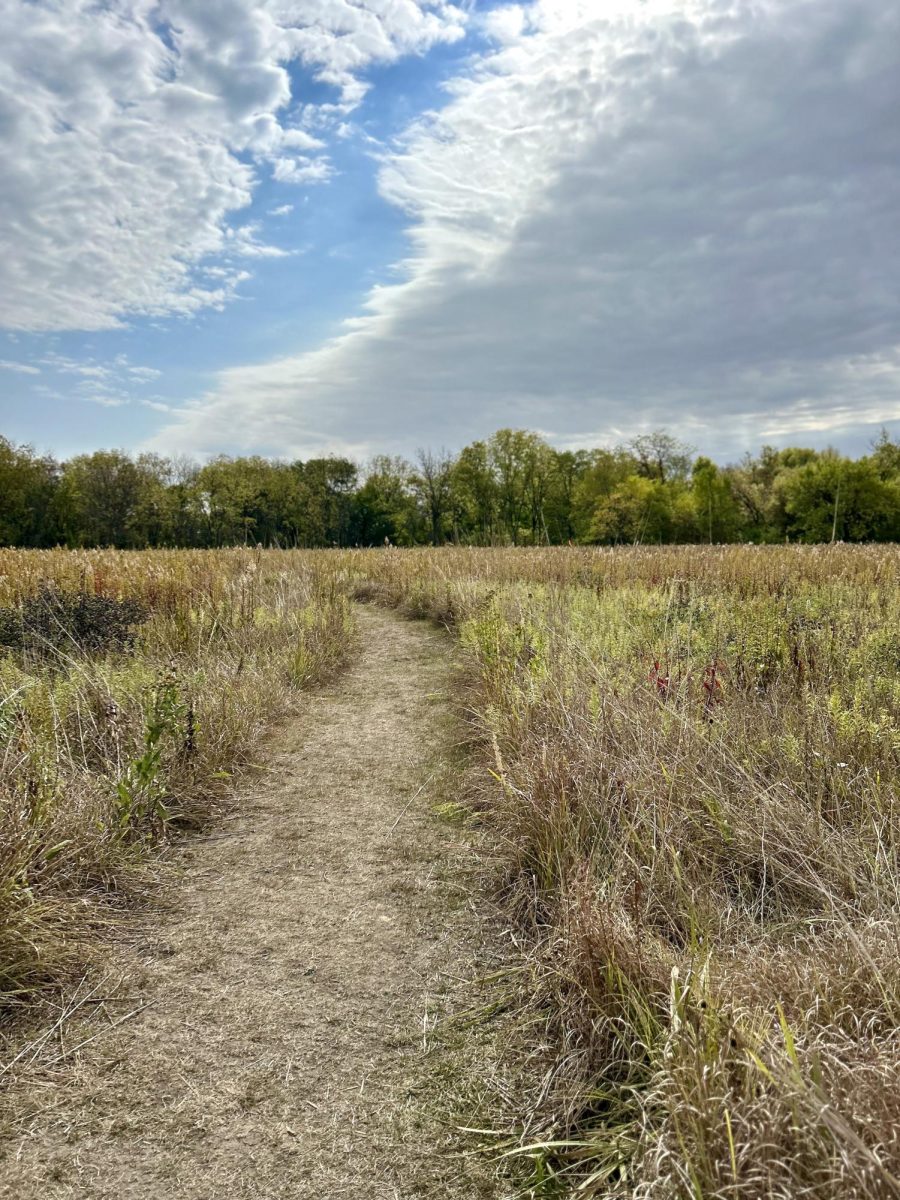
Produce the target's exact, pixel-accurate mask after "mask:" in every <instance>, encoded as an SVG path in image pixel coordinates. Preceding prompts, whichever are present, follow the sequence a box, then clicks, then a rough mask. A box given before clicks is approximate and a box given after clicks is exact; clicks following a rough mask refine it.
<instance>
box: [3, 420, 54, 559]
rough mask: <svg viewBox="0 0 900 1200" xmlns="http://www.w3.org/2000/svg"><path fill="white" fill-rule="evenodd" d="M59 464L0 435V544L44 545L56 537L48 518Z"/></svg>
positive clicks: (50, 542)
mask: <svg viewBox="0 0 900 1200" xmlns="http://www.w3.org/2000/svg"><path fill="white" fill-rule="evenodd" d="M58 480H59V467H58V466H57V464H56V462H55V461H54V460H53V459H52V458H39V457H38V456H37V455H36V454H35V452H34V450H33V449H32V448H31V447H30V446H14V445H13V444H12V442H10V441H7V439H6V438H4V437H0V545H4V546H44V545H49V544H52V542H53V540H55V534H56V530H55V529H54V527H53V522H52V520H51V509H52V504H53V494H54V492H55V489H56V487H57V484H58Z"/></svg>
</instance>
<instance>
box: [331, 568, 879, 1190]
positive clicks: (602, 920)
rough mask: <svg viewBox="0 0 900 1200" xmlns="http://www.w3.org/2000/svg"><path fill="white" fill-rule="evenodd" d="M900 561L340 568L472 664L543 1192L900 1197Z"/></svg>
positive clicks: (530, 1149)
mask: <svg viewBox="0 0 900 1200" xmlns="http://www.w3.org/2000/svg"><path fill="white" fill-rule="evenodd" d="M898 566H900V553H898V551H897V550H896V549H895V548H892V547H891V548H884V547H882V548H875V547H871V548H854V549H851V548H845V547H835V548H819V549H809V550H797V549H779V548H772V549H762V548H727V549H716V548H709V549H703V548H686V549H684V550H672V549H660V550H651V549H641V550H621V551H567V550H547V551H506V550H498V551H480V552H479V551H469V550H466V551H441V552H432V553H428V552H423V553H412V554H396V553H392V554H358V555H355V556H350V557H349V559H348V561H347V565H346V567H345V569H346V570H347V571H349V572H356V573H357V575H358V577H359V579H360V581H361V586H362V587H363V588H364V589H365V590H367V591H368V592H369V594H373V593H375V594H378V595H380V596H381V597H382V598H383V599H384V600H386V601H387V602H389V603H394V604H397V605H399V606H401V607H404V608H406V609H407V611H409V612H412V613H419V614H430V615H432V616H435V617H437V618H439V619H442V620H444V621H447V622H448V623H451V624H452V625H453V626H454V627H455V629H456V630H457V632H458V635H459V637H460V639H461V642H462V644H463V646H464V647H465V648H466V651H467V653H468V656H469V661H470V683H469V692H468V696H467V703H468V705H469V708H470V718H471V721H472V723H473V726H474V729H475V730H476V732H477V735H478V738H479V741H480V745H481V752H480V753H481V761H482V772H481V775H480V779H479V781H478V782H477V783H476V786H475V788H474V789H473V793H472V795H471V796H470V802H471V803H472V804H473V805H474V806H475V808H476V809H477V811H478V812H479V814H480V818H481V820H482V821H483V823H484V824H485V825H486V826H487V828H488V829H489V830H490V831H491V833H492V834H493V836H494V837H495V838H496V839H498V840H499V843H500V845H501V847H502V863H503V865H502V880H501V885H502V889H503V891H504V894H505V897H506V903H507V905H508V907H509V909H510V911H511V912H512V913H513V914H514V916H515V918H516V924H517V928H518V929H519V930H520V931H521V934H520V936H521V938H522V949H523V954H524V956H525V957H524V963H525V965H526V966H527V970H526V971H525V972H524V978H525V979H526V980H527V982H526V984H525V985H524V986H523V987H522V989H521V992H520V995H519V1003H520V1005H521V1019H522V1021H523V1022H524V1023H526V1024H527V1026H528V1028H529V1029H530V1031H531V1033H530V1040H531V1044H532V1054H533V1062H532V1073H533V1077H534V1081H535V1084H534V1088H533V1089H532V1091H531V1093H530V1094H529V1095H522V1096H520V1097H519V1100H518V1104H519V1109H520V1112H521V1114H523V1120H522V1127H523V1128H524V1127H525V1125H526V1123H527V1127H528V1133H527V1138H526V1139H525V1140H526V1141H527V1145H525V1146H523V1145H522V1140H523V1139H521V1138H520V1139H519V1141H518V1143H517V1144H516V1145H514V1146H513V1149H514V1150H515V1151H516V1152H517V1153H523V1154H525V1155H527V1156H529V1157H531V1159H532V1160H533V1163H534V1179H533V1184H532V1192H533V1194H534V1195H544V1194H546V1195H553V1194H556V1190H555V1189H557V1188H560V1187H569V1186H571V1187H573V1188H575V1187H577V1188H578V1194H579V1195H587V1196H591V1195H594V1196H629V1197H660V1198H662V1197H667V1198H668V1197H692V1198H697V1197H722V1198H725V1197H729V1198H733V1200H738V1198H740V1200H743V1198H747V1200H749V1198H751V1197H753V1198H756V1197H779V1198H781V1197H783V1198H784V1200H788V1198H789V1197H790V1198H793V1197H798V1196H804V1197H807V1196H808V1197H817V1198H818V1197H821V1198H823V1200H824V1198H825V1197H828V1198H831V1200H838V1198H840V1200H847V1198H850V1197H881V1196H885V1197H886V1196H895V1195H898V1194H900V1183H898V1179H900V1100H898V1097H900V1087H898V1084H900V1055H898V1049H900V1046H898V1014H900V967H898V963H900V958H898V953H897V951H898V933H900V921H898V888H897V852H898V844H900V840H898V833H900V828H898V766H900V733H898V722H897V717H898V713H900V678H898V674H900V633H898V632H897V631H898V629H900V592H898V589H897V585H896V579H897V571H898ZM526 1112H527V1122H526V1119H525V1116H524V1114H525V1113H526Z"/></svg>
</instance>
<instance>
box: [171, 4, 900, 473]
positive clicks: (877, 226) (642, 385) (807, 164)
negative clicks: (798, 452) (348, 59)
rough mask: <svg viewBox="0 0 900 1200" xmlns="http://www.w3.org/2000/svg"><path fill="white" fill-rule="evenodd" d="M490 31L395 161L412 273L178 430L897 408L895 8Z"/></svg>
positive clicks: (468, 424)
mask: <svg viewBox="0 0 900 1200" xmlns="http://www.w3.org/2000/svg"><path fill="white" fill-rule="evenodd" d="M482 28H483V31H484V32H485V34H486V35H487V36H488V37H490V38H491V39H492V43H493V45H492V48H491V49H490V51H489V52H486V53H484V54H483V55H482V56H481V57H480V58H479V59H478V60H477V61H476V62H474V63H472V64H471V66H470V69H469V70H468V71H467V73H466V75H465V76H464V77H462V78H459V79H457V80H456V81H455V83H454V84H453V85H452V89H451V93H450V95H449V97H448V102H447V104H446V106H445V107H444V108H443V109H442V110H441V111H440V112H439V113H436V114H432V115H430V116H427V117H424V118H422V119H421V120H419V121H418V122H416V123H415V124H414V125H413V126H412V127H411V128H410V129H409V130H408V131H407V133H406V134H405V135H404V137H403V138H402V140H401V141H400V142H399V143H398V144H397V145H396V146H395V147H394V148H393V149H392V150H391V152H390V153H388V154H386V155H385V157H384V159H383V160H382V162H381V165H380V188H381V191H382V194H383V195H384V196H385V197H386V198H387V199H388V200H390V201H391V202H392V203H393V204H395V205H397V206H399V207H400V208H401V209H402V210H403V211H404V212H405V213H406V214H407V215H408V219H409V222H410V229H409V232H410V253H409V256H408V259H407V260H406V261H405V262H404V263H403V264H401V274H400V282H398V283H397V284H396V285H394V286H389V287H380V288H376V289H375V290H373V291H372V293H371V294H370V296H369V299H368V303H367V306H366V309H365V311H364V312H363V314H362V315H361V316H360V317H358V318H356V319H354V320H351V321H348V322H347V324H346V327H345V329H344V331H343V332H342V333H341V335H340V336H339V337H337V338H336V339H334V340H333V341H331V342H330V343H328V344H326V345H324V346H323V347H322V348H320V349H318V350H316V351H314V352H312V353H307V354H303V355H300V356H296V357H287V358H283V359H280V360H278V361H275V362H269V363H264V364H260V365H254V366H247V367H243V368H239V369H233V370H228V371H225V372H223V373H221V374H220V375H219V376H218V378H217V380H216V383H215V386H214V388H213V389H212V390H211V391H210V392H209V394H207V395H206V396H203V397H201V398H199V399H198V400H196V401H195V402H193V403H192V404H190V405H189V406H188V407H187V408H186V409H185V410H184V411H183V412H181V413H180V414H179V416H178V417H177V419H176V420H175V421H173V422H172V423H171V424H169V425H168V426H167V427H166V428H165V429H164V430H163V431H162V432H161V433H160V435H159V437H158V438H157V439H156V444H157V445H159V446H160V447H165V448H167V449H172V448H178V449H187V450H192V451H196V452H208V451H214V450H217V449H220V448H229V447H230V448H234V447H235V445H236V443H238V444H239V446H240V447H241V448H243V449H259V450H265V451H267V452H274V453H283V454H300V455H305V454H310V453H317V452H320V451H322V450H325V449H342V448H349V449H354V450H356V451H357V452H358V451H359V450H360V448H363V449H371V450H375V449H381V448H384V447H388V446H391V447H396V446H397V445H398V444H403V443H404V441H405V442H407V443H409V442H412V444H415V443H417V442H418V443H422V442H431V443H432V444H437V443H440V442H442V441H443V442H446V443H447V444H450V445H457V444H459V443H460V441H461V440H463V439H466V438H469V437H471V436H475V435H477V434H481V433H486V432H489V431H490V430H491V429H493V428H496V427H498V426H500V425H505V424H516V425H528V426H531V427H533V428H539V429H542V430H544V431H546V432H547V433H548V434H550V435H551V436H553V437H554V438H555V439H556V440H557V441H558V442H560V443H567V444H578V443H579V442H592V441H605V440H613V439H615V437H617V436H619V435H626V434H629V433H632V432H636V431H637V430H639V429H641V428H648V427H654V426H657V425H668V426H670V427H673V428H677V429H678V430H679V431H680V432H681V433H682V434H683V435H685V436H687V437H689V438H692V439H693V440H697V441H700V442H703V443H705V444H707V445H709V444H710V443H711V442H712V443H714V444H715V445H716V446H718V447H719V448H721V449H722V450H727V449H729V448H730V447H731V446H737V445H748V444H754V443H757V442H759V441H760V440H762V439H764V438H765V437H777V436H781V435H782V434H791V433H793V432H800V433H802V432H804V431H813V430H816V431H829V430H839V429H841V428H844V427H846V426H849V425H860V424H864V423H877V422H879V421H885V420H891V419H895V418H898V417H900V387H898V384H900V350H898V347H900V332H898V316H900V270H898V266H900V222H898V221H897V217H896V214H897V212H898V208H900V122H898V121H897V120H896V115H897V113H898V112H900V9H898V8H897V6H894V5H885V4H884V3H882V2H881V0H856V2H855V3H854V4H852V5H851V4H847V3H846V2H845V0H687V2H683V3H678V4H672V3H659V2H655V0H649V2H648V3H644V4H640V5H636V4H633V3H626V2H624V0H623V2H611V3H599V2H597V0H536V2H535V3H533V4H527V5H521V4H512V5H508V6H506V7H505V8H503V9H500V10H494V11H492V12H490V13H488V14H487V15H486V16H484V18H483V24H482ZM340 69H343V68H342V67H341V68H338V67H335V70H338V71H339V70H340ZM348 69H349V68H348ZM335 79H336V81H338V79H337V76H335ZM349 92H350V95H351V96H352V86H351V87H349ZM704 431H706V432H705V436H704ZM710 431H711V432H710ZM698 435H700V436H698Z"/></svg>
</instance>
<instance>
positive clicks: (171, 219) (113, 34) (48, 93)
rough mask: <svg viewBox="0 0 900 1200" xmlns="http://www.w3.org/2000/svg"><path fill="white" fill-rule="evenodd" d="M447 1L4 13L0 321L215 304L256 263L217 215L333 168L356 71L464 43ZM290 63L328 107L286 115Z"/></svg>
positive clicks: (58, 5)
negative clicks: (264, 182) (333, 129)
mask: <svg viewBox="0 0 900 1200" xmlns="http://www.w3.org/2000/svg"><path fill="white" fill-rule="evenodd" d="M463 24H464V15H463V13H462V12H461V10H460V9H458V8H457V7H456V6H454V5H453V4H450V3H445V2H444V0H262V2H260V0H216V2H215V3H196V2H192V0H159V2H157V0H109V3H104V4H97V3H95V2H94V0H10V2H9V3H6V4H3V5H2V6H0V46H2V51H0V131H2V140H3V152H4V154H3V157H4V163H3V172H2V175H0V234H2V240H3V244H4V247H5V248H6V251H5V253H4V254H3V256H2V257H0V326H3V327H5V328H7V329H13V330H27V331H44V330H71V329H76V330H96V329H108V328H114V327H116V326H118V325H120V324H121V323H122V321H123V319H127V318H128V317H129V316H131V315H135V314H141V315H162V314H170V313H182V314H190V313H193V312H196V311H197V310H199V309H201V308H204V307H207V306H221V305H222V304H224V303H225V302H227V301H228V300H229V299H230V298H231V297H232V296H233V294H234V291H235V288H236V287H237V286H238V285H239V283H240V282H241V281H242V280H243V279H244V278H246V274H247V272H246V264H245V261H244V260H245V259H247V258H253V257H258V256H259V255H261V254H265V253H267V251H266V248H265V247H264V246H262V245H261V244H260V243H258V242H257V241H256V240H255V238H254V237H253V236H252V234H253V230H252V229H247V228H245V229H244V231H243V235H242V231H241V230H240V229H238V230H234V229H232V228H231V226H230V225H229V220H230V214H232V213H234V212H235V211H236V210H238V209H241V208H243V207H245V206H246V205H247V204H249V202H250V200H251V198H252V194H253V189H254V186H255V183H256V181H257V179H258V178H259V175H260V173H262V172H266V171H269V172H271V173H272V175H273V177H274V178H276V179H277V180H281V181H283V182H288V183H296V184H308V183H315V182H322V181H324V180H326V179H327V178H328V176H329V173H330V166H329V163H328V159H327V155H325V154H324V153H323V150H324V148H325V141H324V139H325V138H327V133H328V130H329V128H330V125H331V123H332V122H333V121H335V120H336V119H337V118H339V117H340V116H341V115H343V114H346V113H347V112H348V111H349V110H350V109H352V107H353V106H354V105H355V104H357V103H358V102H359V100H360V99H361V98H362V96H363V94H364V93H365V89H366V84H365V82H364V81H363V80H362V79H361V77H360V72H362V71H364V70H365V68H366V67H368V66H370V65H371V64H373V63H385V62H391V61H393V60H395V59H397V58H398V57H400V56H401V55H404V54H408V53H422V52H424V51H425V50H427V49H428V48H429V47H430V46H432V45H434V44H435V43H438V42H442V41H453V40H455V39H457V38H459V37H460V36H461V35H462V32H463ZM291 62H295V63H296V64H297V65H298V66H299V67H302V68H303V69H305V70H306V72H308V73H309V74H310V75H311V76H312V77H313V78H314V79H316V80H318V81H319V82H320V83H324V84H327V85H330V87H331V88H332V89H333V95H334V100H333V101H332V102H329V103H327V104H320V105H316V106H309V105H306V106H303V107H301V108H299V109H298V108H297V107H296V106H294V107H293V108H292V107H291V77H290V75H289V72H288V70H287V66H286V64H288V63H291Z"/></svg>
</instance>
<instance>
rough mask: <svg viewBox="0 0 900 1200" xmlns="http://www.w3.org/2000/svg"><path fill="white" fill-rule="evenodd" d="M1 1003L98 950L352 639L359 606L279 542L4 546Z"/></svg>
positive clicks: (0, 602)
mask: <svg viewBox="0 0 900 1200" xmlns="http://www.w3.org/2000/svg"><path fill="white" fill-rule="evenodd" d="M0 617H2V620H0V635H2V636H0V640H2V641H3V642H5V650H4V647H3V646H0V1011H4V1012H5V1013H6V1015H7V1016H9V1015H10V1010H13V1011H15V1010H16V1009H23V1008H27V1007H28V1006H30V1005H31V1004H32V1003H33V1001H34V1000H35V998H36V995H37V994H39V993H40V991H41V989H42V988H44V987H46V986H48V985H54V984H56V983H58V982H59V981H60V980H61V979H63V978H65V976H66V975H67V973H70V972H71V971H73V970H74V969H75V968H76V967H78V966H79V965H80V964H82V963H83V962H84V961H85V959H86V957H90V954H91V946H92V943H93V935H94V934H95V933H96V931H97V929H98V927H102V926H104V925H106V924H108V923H109V921H110V919H111V917H112V915H113V913H114V910H115V907H116V906H119V907H121V906H122V905H127V904H129V903H131V902H132V901H133V900H134V899H135V898H136V897H137V896H138V895H140V894H141V893H142V892H143V891H144V890H145V889H146V887H147V884H148V881H149V879H150V877H151V875H152V864H153V863H154V861H155V860H156V859H157V857H158V851H159V849H160V847H161V846H163V845H164V844H165V842H166V841H167V840H168V837H169V834H170V833H171V831H172V830H173V829H175V828H177V827H179V826H184V825H199V824H202V823H203V822H205V821H206V819H207V818H208V816H209V815H210V813H211V812H213V811H214V810H215V809H216V808H217V806H218V805H219V804H220V803H221V802H222V800H223V798H224V796H225V795H226V792H227V789H228V785H229V780H230V778H231V776H232V774H233V773H234V772H235V771H238V770H240V769H241V768H242V767H244V766H246V765H247V764H248V763H250V762H251V761H252V760H253V758H254V755H255V753H256V750H257V746H258V742H259V738H260V736H261V734H262V733H263V731H264V729H265V727H266V725H267V724H268V723H270V722H271V721H272V720H273V719H274V718H276V717H277V716H279V715H281V714H282V713H283V712H284V711H285V709H286V707H287V705H288V703H289V700H290V695H291V691H292V689H294V688H297V687H303V686H305V685H307V684H309V683H312V682H314V681H316V680H317V679H320V678H321V677H323V676H324V675H326V674H327V673H329V672H330V671H332V670H333V669H334V668H335V667H336V666H337V665H338V664H339V663H340V661H341V660H342V658H343V656H344V654H345V652H346V650H347V647H348V645H349V644H350V643H351V634H352V623H351V616H350V611H349V604H348V601H347V599H346V597H345V595H344V593H343V592H342V591H340V590H339V589H337V588H336V587H335V585H334V583H333V582H332V581H329V580H326V579H324V578H323V577H322V576H321V574H319V573H317V572H316V571H314V570H313V569H312V567H311V566H310V563H309V562H308V561H307V560H304V559H302V558H298V557H296V556H292V555H289V554H281V553H278V552H266V553H256V552H252V551H246V550H227V551H196V552H194V551H148V552H143V553H123V552H113V551H85V552H80V551H79V552H75V551H22V550H2V551H0Z"/></svg>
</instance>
